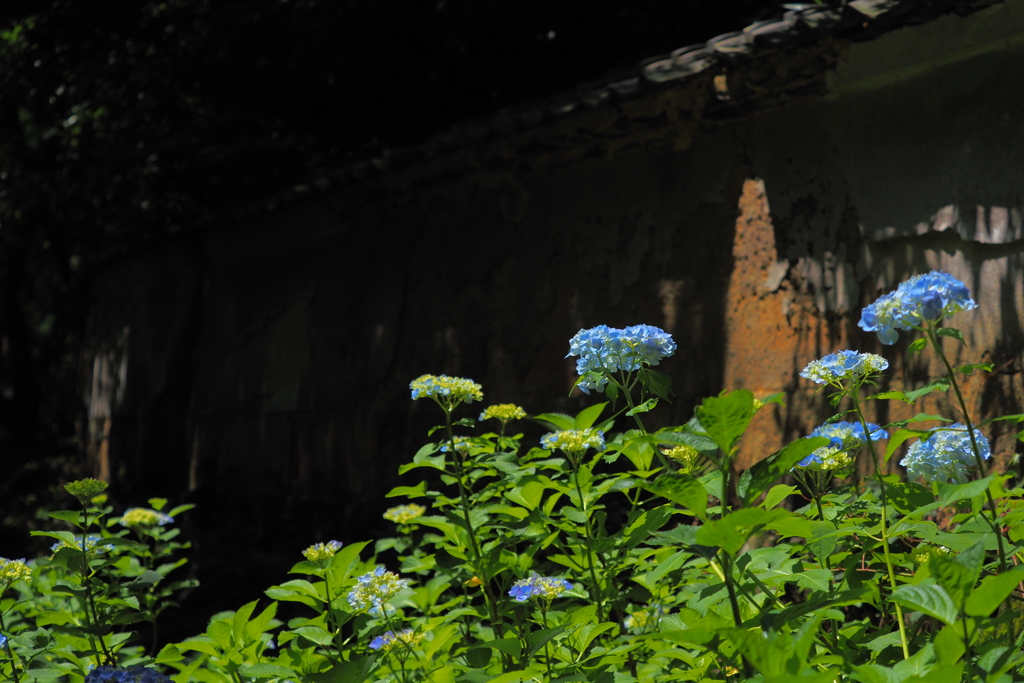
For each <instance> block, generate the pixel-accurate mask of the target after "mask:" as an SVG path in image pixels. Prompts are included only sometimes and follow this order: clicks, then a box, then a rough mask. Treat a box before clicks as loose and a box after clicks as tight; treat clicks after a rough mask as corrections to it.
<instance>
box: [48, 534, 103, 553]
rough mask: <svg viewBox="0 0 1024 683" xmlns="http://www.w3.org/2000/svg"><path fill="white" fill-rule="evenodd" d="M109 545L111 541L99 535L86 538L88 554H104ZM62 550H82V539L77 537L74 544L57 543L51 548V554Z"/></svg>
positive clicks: (90, 535)
mask: <svg viewBox="0 0 1024 683" xmlns="http://www.w3.org/2000/svg"><path fill="white" fill-rule="evenodd" d="M108 545H110V541H109V540H108V539H105V538H103V537H102V536H100V535H99V534H89V535H88V536H86V537H85V551H86V552H89V551H91V550H95V551H97V552H104V551H106V549H107V548H106V546H108ZM61 548H72V549H74V550H81V549H82V537H81V536H76V537H75V542H74V543H68V542H67V541H57V542H56V543H54V544H53V545H51V546H50V552H51V553H55V552H57V551H58V550H60V549H61Z"/></svg>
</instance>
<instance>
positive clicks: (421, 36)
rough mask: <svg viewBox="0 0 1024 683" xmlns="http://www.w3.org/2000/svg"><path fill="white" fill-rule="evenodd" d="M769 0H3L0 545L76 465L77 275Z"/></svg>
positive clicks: (739, 21) (84, 308)
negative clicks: (200, 220)
mask: <svg viewBox="0 0 1024 683" xmlns="http://www.w3.org/2000/svg"><path fill="white" fill-rule="evenodd" d="M781 11H782V9H781V7H779V4H778V3H777V2H774V1H772V0H630V1H629V2H625V1H618V2H615V1H613V0H564V1H562V2H550V0H489V1H488V2H480V1H479V0H342V1H327V0H234V1H217V0H169V1H167V2H155V1H147V2H141V1H140V2H129V3H110V2H98V1H89V0H56V1H55V2H50V3H37V2H33V3H20V4H19V3H17V2H7V3H4V4H3V6H2V8H0V471H2V472H3V477H2V480H0V481H2V483H0V501H2V502H0V520H2V523H0V554H2V555H5V556H14V557H18V556H20V555H21V554H23V553H26V552H31V551H32V549H31V548H29V547H27V545H26V544H27V534H26V526H27V525H28V526H34V525H41V524H45V523H46V520H45V514H44V512H43V510H45V509H46V508H47V507H52V506H53V505H66V504H67V501H66V500H63V499H62V498H61V496H62V493H61V488H60V485H61V484H62V483H63V481H66V480H67V479H68V478H73V477H75V476H79V475H81V474H83V472H82V470H81V463H82V457H81V453H80V448H79V430H80V426H79V425H80V419H81V410H82V400H81V390H82V389H81V387H80V386H79V383H78V377H79V368H78V353H77V348H78V341H79V339H80V331H81V329H82V325H83V321H84V319H85V316H86V314H87V312H88V306H89V301H88V292H89V282H90V278H91V274H92V273H94V272H96V271H97V270H98V269H101V268H102V267H103V265H104V263H105V262H107V261H108V259H110V258H114V257H116V256H117V255H118V254H122V253H124V252H126V251H130V250H131V249H133V248H135V247H137V246H138V245H139V244H141V243H143V242H146V241H147V240H153V239H160V238H162V237H164V236H167V235H171V234H174V233H175V232H176V231H178V230H180V228H181V226H184V225H188V223H189V222H190V221H192V220H194V219H196V218H197V217H199V216H204V215H210V214H216V213H218V212H220V211H223V210H225V209H227V208H230V207H234V206H238V205H240V204H245V203H248V202H250V201H254V200H256V199H259V198H265V197H267V196H268V195H271V194H273V193H275V192H276V191H279V190H281V189H283V188H285V187H289V186H290V185H291V184H293V183H295V182H300V181H302V180H304V179H306V178H308V177H309V176H311V175H312V174H313V173H314V172H315V171H316V170H318V169H324V168H330V167H335V166H338V165H341V164H344V163H346V160H349V159H355V158H359V157H361V156H365V155H370V154H374V153H376V152H379V151H381V150H383V149H386V148H393V147H400V146H404V145H410V144H415V143H417V142H420V141H422V140H423V139H425V138H426V137H427V136H428V135H429V134H430V133H432V132H434V131H436V130H437V129H440V128H443V127H445V126H447V125H451V124H452V123H455V122H456V121H458V120H462V119H469V118H473V117H476V116H480V115H484V114H486V113H488V112H491V111H493V110H496V109H499V108H501V107H504V106H508V105H513V104H516V103H520V102H523V101H527V100H530V99H535V98H541V97H545V96H547V95H550V94H552V93H556V92H558V91H560V90H567V89H570V88H572V87H573V86H574V85H576V84H577V83H579V82H581V81H585V80H588V79H593V78H598V77H600V76H602V75H603V74H605V73H606V72H607V71H608V70H610V69H615V68H621V67H629V66H632V65H633V64H635V63H636V62H637V61H639V60H641V59H644V58H646V57H650V56H654V55H658V54H664V53H667V52H669V51H671V50H674V49H676V48H679V47H682V46H685V45H688V44H692V43H697V42H703V41H705V40H707V39H708V38H710V37H712V36H714V35H717V34H719V33H724V32H727V31H731V30H738V29H740V28H742V27H743V26H745V25H746V24H748V23H750V22H752V21H755V20H757V19H760V18H764V17H766V16H771V15H774V14H778V13H780V12H781ZM174 493H175V492H168V494H170V495H174ZM133 502H136V503H137V502H139V501H133ZM202 616H203V618H205V616H206V615H202Z"/></svg>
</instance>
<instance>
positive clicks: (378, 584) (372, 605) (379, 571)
mask: <svg viewBox="0 0 1024 683" xmlns="http://www.w3.org/2000/svg"><path fill="white" fill-rule="evenodd" d="M357 581H358V583H356V585H355V586H354V587H353V588H352V590H351V591H349V594H348V604H350V605H351V606H352V607H353V608H354V609H356V610H358V611H360V612H361V611H363V610H365V611H367V612H369V613H370V614H371V615H373V616H375V617H378V616H380V615H381V608H382V607H383V606H384V603H386V602H387V601H388V600H390V599H391V598H393V597H395V596H396V595H398V594H399V593H400V592H401V591H402V589H403V588H405V587H406V586H408V585H409V584H410V583H411V581H409V580H408V579H402V578H399V577H398V574H395V573H393V572H389V571H385V570H384V567H377V568H376V569H374V570H373V571H372V572H367V573H366V574H363V575H362V576H360V577H359V578H358V579H357Z"/></svg>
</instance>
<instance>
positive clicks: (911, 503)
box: [886, 482, 935, 514]
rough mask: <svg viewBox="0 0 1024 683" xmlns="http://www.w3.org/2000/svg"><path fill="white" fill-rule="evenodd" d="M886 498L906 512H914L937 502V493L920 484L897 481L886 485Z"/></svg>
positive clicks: (898, 508)
mask: <svg viewBox="0 0 1024 683" xmlns="http://www.w3.org/2000/svg"><path fill="white" fill-rule="evenodd" d="M886 498H887V499H888V501H889V502H890V503H892V505H893V507H895V508H896V509H897V510H899V511H900V512H902V513H904V514H908V513H911V512H914V511H915V510H917V509H918V508H922V507H924V506H925V505H931V504H932V503H934V502H935V494H934V493H932V492H931V490H930V489H926V488H925V487H923V486H921V485H920V484H914V483H911V482H896V483H894V484H889V485H887V486H886Z"/></svg>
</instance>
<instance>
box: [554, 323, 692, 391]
mask: <svg viewBox="0 0 1024 683" xmlns="http://www.w3.org/2000/svg"><path fill="white" fill-rule="evenodd" d="M676 348H677V346H676V343H675V341H673V340H672V335H670V334H668V333H667V332H665V331H664V330H662V329H660V328H658V327H653V326H651V325H632V326H630V327H627V328H625V329H618V328H615V327H608V326H607V325H598V326H597V327H592V328H590V329H589V330H580V331H579V332H577V333H576V336H574V337H573V338H572V339H570V340H569V353H568V354H567V355H566V356H565V357H566V358H569V357H570V356H579V360H577V361H576V373H577V374H578V375H580V376H581V377H582V376H584V375H586V374H587V373H588V372H592V371H596V372H601V373H606V372H608V373H610V372H616V371H619V370H622V371H625V372H632V371H633V370H638V369H639V368H641V367H643V366H644V365H657V364H658V363H660V362H661V359H662V358H668V357H669V356H671V355H672V354H673V353H675V352H676ZM607 384H608V378H607V377H605V376H602V377H600V378H599V379H592V378H587V379H584V380H583V381H582V382H580V383H579V387H580V389H581V390H582V391H583V392H584V393H588V394H589V393H590V390H591V389H595V390H597V391H604V388H605V386H606V385H607Z"/></svg>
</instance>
